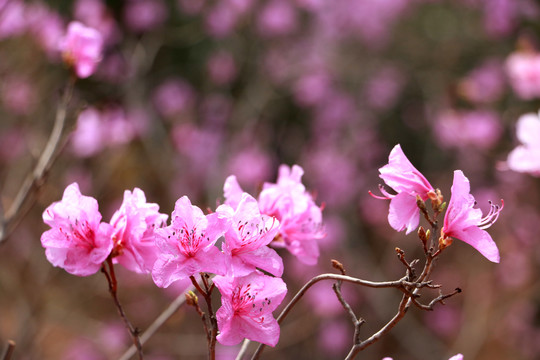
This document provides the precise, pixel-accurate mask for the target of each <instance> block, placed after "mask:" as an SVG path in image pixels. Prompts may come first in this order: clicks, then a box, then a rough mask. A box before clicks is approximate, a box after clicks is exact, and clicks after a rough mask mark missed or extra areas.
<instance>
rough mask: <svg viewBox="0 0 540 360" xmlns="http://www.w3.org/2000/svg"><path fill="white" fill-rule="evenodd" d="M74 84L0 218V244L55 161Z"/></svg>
mask: <svg viewBox="0 0 540 360" xmlns="http://www.w3.org/2000/svg"><path fill="white" fill-rule="evenodd" d="M74 84H75V78H70V80H69V82H68V84H67V86H66V90H65V91H64V95H63V97H62V100H61V102H60V104H59V105H58V109H57V111H56V117H55V120H54V126H53V129H52V131H51V135H50V136H49V140H48V141H47V144H46V145H45V148H44V149H43V151H42V152H41V156H40V157H39V159H38V162H37V163H36V166H35V167H34V170H33V171H32V173H31V174H29V175H28V176H27V177H26V179H25V180H24V182H23V184H22V185H21V187H20V189H19V192H18V193H17V195H16V196H15V199H14V200H13V203H12V204H11V206H10V207H9V209H7V211H6V213H5V218H2V224H1V226H0V244H2V243H4V242H5V241H6V240H7V238H8V237H9V235H11V233H12V232H13V231H14V230H15V228H16V227H17V225H18V224H19V222H20V221H21V220H22V218H23V217H24V215H25V214H26V213H27V212H28V211H29V210H30V208H31V206H32V204H33V201H34V200H35V193H36V191H37V190H38V189H39V188H40V187H41V186H42V185H43V182H44V179H45V176H46V174H47V172H48V171H49V169H50V168H51V166H52V164H53V162H54V160H56V157H57V155H58V151H57V150H58V147H59V144H60V139H61V138H62V133H63V132H64V126H65V122H66V114H67V107H68V104H69V101H70V99H71V95H72V93H73V86H74Z"/></svg>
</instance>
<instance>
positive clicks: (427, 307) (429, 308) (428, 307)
mask: <svg viewBox="0 0 540 360" xmlns="http://www.w3.org/2000/svg"><path fill="white" fill-rule="evenodd" d="M459 293H461V289H460V288H456V289H455V290H454V291H452V292H451V293H449V294H444V295H443V294H442V293H440V294H439V296H437V297H436V298H435V299H433V300H431V301H430V302H429V304H427V305H425V304H422V303H420V302H419V301H418V300H416V298H414V297H412V298H411V300H412V303H413V304H414V305H416V306H417V307H419V308H420V309H422V310H426V311H432V310H433V306H434V305H435V304H436V303H441V304H442V305H444V300H445V299H448V298H449V297H452V296H454V295H456V294H459Z"/></svg>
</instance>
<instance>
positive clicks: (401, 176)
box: [372, 144, 504, 263]
mask: <svg viewBox="0 0 540 360" xmlns="http://www.w3.org/2000/svg"><path fill="white" fill-rule="evenodd" d="M379 172H380V177H381V178H382V179H383V180H384V181H385V183H386V185H388V186H390V187H391V188H392V189H394V190H395V191H396V192H397V194H395V195H393V194H390V193H388V192H387V191H386V190H384V188H383V187H382V186H381V192H382V193H383V195H384V196H374V195H372V196H374V197H376V198H378V199H389V200H391V201H390V211H389V214H388V222H389V223H390V225H391V226H392V227H393V228H394V229H395V230H397V231H402V230H405V229H406V230H407V234H408V233H410V232H411V231H413V230H415V229H416V228H417V227H418V224H419V221H420V210H421V207H422V206H423V204H424V202H425V201H426V200H427V199H430V200H431V202H432V205H433V207H434V209H437V211H441V210H443V208H444V203H443V197H442V195H441V192H440V191H439V190H438V189H437V190H435V189H434V188H433V186H431V185H430V183H429V182H428V181H427V180H426V178H425V177H424V176H423V175H422V174H421V173H420V172H419V171H418V170H417V169H416V168H415V167H414V166H413V165H412V164H411V162H410V161H409V159H407V157H406V156H405V154H404V153H403V150H401V146H400V145H399V144H398V145H396V146H395V147H394V149H392V152H391V153H390V157H389V161H388V164H387V165H385V166H383V167H382V168H380V169H379ZM451 191H452V197H451V198H450V202H449V204H448V209H447V211H446V214H445V217H444V225H443V227H442V229H441V237H440V238H439V248H440V249H444V248H445V247H447V246H448V245H450V244H451V242H452V238H456V239H459V240H462V241H464V242H466V243H467V244H469V245H471V246H472V247H474V248H475V249H476V250H478V251H479V252H480V253H481V254H482V255H484V256H485V257H486V258H487V259H488V260H490V261H492V262H496V263H498V262H499V260H500V256H499V249H498V248H497V245H496V244H495V242H494V241H493V239H492V238H491V236H490V235H489V234H488V232H487V231H485V229H487V228H488V227H490V226H491V225H492V224H493V223H494V222H495V221H496V220H497V218H498V216H499V213H500V212H501V210H502V209H503V207H504V202H503V204H502V206H501V207H499V206H498V205H494V204H491V209H490V211H489V213H488V214H487V215H486V216H482V210H480V209H476V208H474V206H475V205H476V201H475V199H474V197H473V196H472V195H471V194H470V184H469V180H468V179H467V178H466V177H465V175H464V174H463V172H462V171H461V170H456V171H454V182H453V185H452V189H451Z"/></svg>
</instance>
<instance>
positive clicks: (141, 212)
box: [111, 188, 168, 273]
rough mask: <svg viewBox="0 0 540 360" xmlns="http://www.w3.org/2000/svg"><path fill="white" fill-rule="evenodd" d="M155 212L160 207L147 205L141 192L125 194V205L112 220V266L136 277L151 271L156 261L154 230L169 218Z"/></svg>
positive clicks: (134, 190)
mask: <svg viewBox="0 0 540 360" xmlns="http://www.w3.org/2000/svg"><path fill="white" fill-rule="evenodd" d="M158 210H159V205H157V204H149V203H147V202H146V197H145V196H144V192H143V191H142V190H141V189H138V188H135V189H133V192H131V191H129V190H126V191H125V192H124V202H123V203H122V205H121V206H120V209H119V210H118V211H116V212H115V213H114V215H113V217H112V219H111V225H112V226H113V227H114V232H113V242H114V249H113V255H114V262H115V263H118V264H121V265H122V266H124V267H125V268H126V269H129V270H131V271H135V272H138V273H148V272H151V271H152V268H153V266H154V262H155V261H156V259H157V247H156V245H155V242H154V237H155V234H154V230H155V229H157V228H160V227H161V226H162V225H163V224H164V223H165V222H166V221H167V217H168V216H167V215H165V214H160V213H159V211H158Z"/></svg>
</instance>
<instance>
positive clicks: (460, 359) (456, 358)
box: [448, 354, 463, 360]
mask: <svg viewBox="0 0 540 360" xmlns="http://www.w3.org/2000/svg"><path fill="white" fill-rule="evenodd" d="M448 360H463V355H462V354H457V355H454V356H452V357H451V358H450V359H448Z"/></svg>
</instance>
